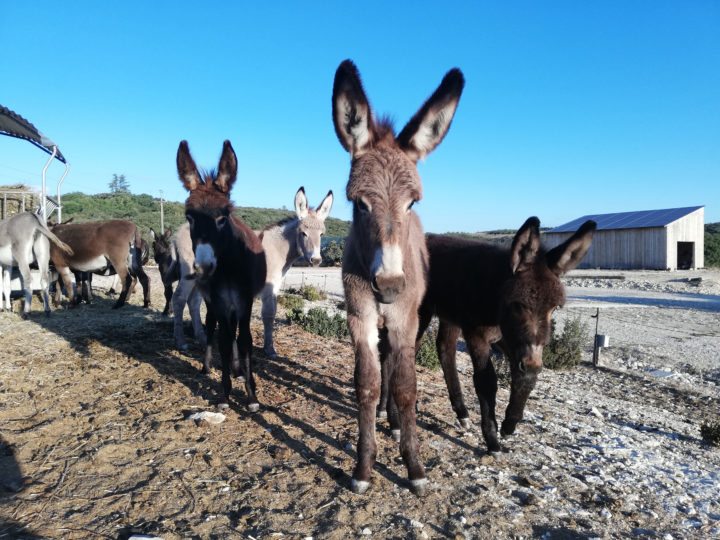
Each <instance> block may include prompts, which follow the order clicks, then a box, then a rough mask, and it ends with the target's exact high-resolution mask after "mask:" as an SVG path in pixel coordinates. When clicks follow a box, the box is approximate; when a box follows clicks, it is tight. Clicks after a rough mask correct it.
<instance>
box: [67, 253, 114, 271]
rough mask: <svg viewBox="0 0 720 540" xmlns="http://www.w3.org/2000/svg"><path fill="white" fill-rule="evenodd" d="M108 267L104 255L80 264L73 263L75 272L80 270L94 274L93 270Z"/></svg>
mask: <svg viewBox="0 0 720 540" xmlns="http://www.w3.org/2000/svg"><path fill="white" fill-rule="evenodd" d="M107 265H108V261H107V259H106V258H105V256H104V255H101V256H100V257H95V258H94V259H90V260H89V261H83V262H79V263H73V270H79V271H80V272H92V271H93V270H100V269H101V268H105V267H107Z"/></svg>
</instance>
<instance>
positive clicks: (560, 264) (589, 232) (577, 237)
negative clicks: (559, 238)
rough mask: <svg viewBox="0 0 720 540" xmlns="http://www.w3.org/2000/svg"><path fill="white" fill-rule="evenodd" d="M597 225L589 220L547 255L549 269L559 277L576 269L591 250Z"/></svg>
mask: <svg viewBox="0 0 720 540" xmlns="http://www.w3.org/2000/svg"><path fill="white" fill-rule="evenodd" d="M596 228H597V223H595V222H594V221H593V220H591V219H590V220H588V221H586V222H585V223H583V224H582V225H581V226H580V228H579V229H578V230H577V231H575V234H573V235H572V236H571V237H570V238H568V239H567V240H566V241H565V242H563V243H562V244H560V245H559V246H557V247H555V248H553V249H551V250H550V251H548V252H547V254H546V255H545V261H546V262H547V265H548V268H550V270H551V271H552V272H553V273H554V274H557V275H558V276H559V275H561V274H564V273H565V272H569V271H570V270H572V269H573V268H575V267H576V266H577V265H578V264H580V261H582V258H583V257H584V256H585V254H586V253H587V250H588V249H590V243H591V242H592V237H593V233H594V232H595V229H596Z"/></svg>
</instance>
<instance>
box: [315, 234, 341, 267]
mask: <svg viewBox="0 0 720 540" xmlns="http://www.w3.org/2000/svg"><path fill="white" fill-rule="evenodd" d="M344 251H345V240H338V241H333V242H329V243H328V244H327V245H326V246H325V247H323V248H322V249H321V250H320V255H321V256H322V259H323V264H324V265H325V266H338V265H340V264H342V259H343V252H344Z"/></svg>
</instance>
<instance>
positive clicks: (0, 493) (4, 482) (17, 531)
mask: <svg viewBox="0 0 720 540" xmlns="http://www.w3.org/2000/svg"><path fill="white" fill-rule="evenodd" d="M3 431H14V429H13V428H12V427H10V426H6V427H3ZM24 490H25V477H24V476H23V473H22V469H21V468H20V464H19V463H18V462H17V459H16V458H15V449H14V448H13V446H12V445H11V444H9V443H8V442H7V441H6V440H5V439H3V438H2V437H0V508H3V507H5V508H6V509H9V508H10V507H11V506H12V501H13V500H14V499H15V498H16V497H18V496H20V495H21V494H22V492H23V491H24ZM8 513H9V512H7V513H6V515H7V514H8ZM0 538H27V539H28V540H34V539H39V538H41V537H40V536H38V535H36V534H34V533H33V532H32V529H31V528H30V527H29V524H23V523H21V522H19V521H15V519H14V517H13V518H10V517H2V518H0Z"/></svg>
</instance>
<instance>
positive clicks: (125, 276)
mask: <svg viewBox="0 0 720 540" xmlns="http://www.w3.org/2000/svg"><path fill="white" fill-rule="evenodd" d="M115 270H116V271H117V275H118V278H119V279H120V283H122V290H121V291H120V296H119V297H118V299H117V302H115V305H114V306H113V307H112V308H113V309H118V308H121V307H123V306H124V305H125V300H126V299H127V296H128V292H129V291H130V284H131V283H132V277H131V276H130V274H129V273H128V271H127V268H122V267H121V268H118V267H117V266H116V267H115Z"/></svg>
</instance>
